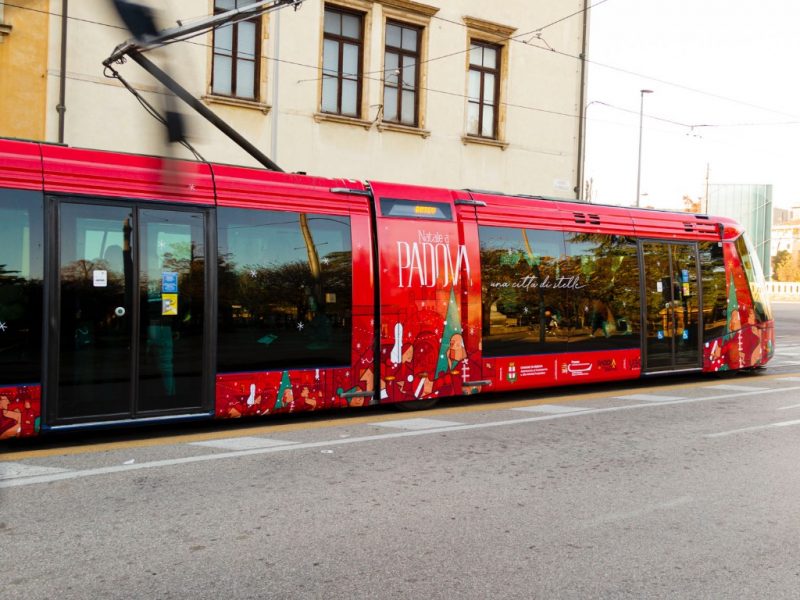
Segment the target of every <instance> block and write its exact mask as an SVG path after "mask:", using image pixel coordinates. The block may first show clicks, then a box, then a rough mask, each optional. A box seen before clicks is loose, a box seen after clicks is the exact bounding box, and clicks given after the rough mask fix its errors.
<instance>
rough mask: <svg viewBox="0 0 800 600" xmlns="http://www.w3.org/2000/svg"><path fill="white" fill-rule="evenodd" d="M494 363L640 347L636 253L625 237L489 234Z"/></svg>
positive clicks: (489, 329)
mask: <svg viewBox="0 0 800 600" xmlns="http://www.w3.org/2000/svg"><path fill="white" fill-rule="evenodd" d="M480 239H481V277H482V290H481V293H482V306H483V315H482V318H483V335H484V351H485V353H486V355H487V356H512V355H519V354H532V353H542V352H548V353H549V352H566V351H568V350H569V351H574V350H601V349H612V348H633V347H637V346H638V344H639V268H638V262H637V255H636V246H635V244H634V243H633V242H632V241H631V240H630V239H628V238H625V237H622V236H612V235H600V234H585V233H571V232H567V233H562V232H560V231H542V230H525V229H516V228H503V227H481V228H480Z"/></svg>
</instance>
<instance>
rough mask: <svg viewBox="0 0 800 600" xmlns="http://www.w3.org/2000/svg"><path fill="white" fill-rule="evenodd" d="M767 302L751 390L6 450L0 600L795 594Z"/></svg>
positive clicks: (523, 402)
mask: <svg viewBox="0 0 800 600" xmlns="http://www.w3.org/2000/svg"><path fill="white" fill-rule="evenodd" d="M775 309H776V313H777V332H778V340H777V351H776V358H775V359H774V361H773V362H772V363H771V365H770V367H769V368H767V369H765V370H763V371H761V372H759V373H758V374H756V375H752V376H736V377H729V378H725V379H717V378H709V377H695V378H692V379H690V380H686V379H671V378H664V379H658V380H654V381H649V382H638V383H637V384H636V385H631V384H626V385H616V386H603V387H601V388H593V389H586V388H584V389H581V388H573V389H571V390H558V391H553V390H550V391H548V392H543V393H536V394H527V395H524V396H523V395H516V396H504V397H499V398H493V399H492V400H491V401H488V402H481V403H480V404H474V403H467V402H454V403H450V404H444V405H443V406H442V407H440V408H437V409H435V410H431V411H426V412H419V413H395V412H387V411H385V410H382V411H364V412H361V413H354V414H347V415H344V416H341V415H323V416H322V417H319V416H315V417H309V418H307V419H306V418H302V419H286V420H280V421H275V422H273V423H270V424H267V425H261V424H260V423H259V424H258V425H257V426H252V424H251V425H250V426H245V427H224V426H223V427H219V426H217V427H214V428H192V429H191V430H188V429H184V430H181V431H180V432H179V433H180V434H181V435H177V434H176V432H174V431H169V432H167V431H162V430H157V431H151V432H149V433H143V432H137V433H135V434H128V435H126V436H125V437H124V438H123V439H121V440H118V441H116V442H113V443H112V442H109V438H108V437H107V435H106V437H96V438H93V439H91V440H90V442H91V443H80V444H76V443H72V444H66V443H64V442H63V441H59V442H58V443H53V442H51V443H49V444H42V445H36V446H32V447H31V446H21V445H12V446H6V447H0V451H4V454H3V455H2V456H0V494H1V495H0V549H1V550H2V556H3V561H2V562H3V564H4V566H5V568H4V570H3V571H4V577H3V583H2V587H0V598H3V599H5V598H24V599H26V600H29V599H35V598H59V599H68V598H415V599H417V598H426V599H427V598H453V597H458V598H626V597H629V598H644V597H646V598H737V599H739V598H796V597H798V590H800V469H798V466H797V465H798V458H799V457H800V452H799V450H800V304H798V305H791V304H781V305H776V306H775Z"/></svg>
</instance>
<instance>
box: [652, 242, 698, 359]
mask: <svg viewBox="0 0 800 600" xmlns="http://www.w3.org/2000/svg"><path fill="white" fill-rule="evenodd" d="M641 248H642V253H641V255H642V260H643V271H644V277H643V285H644V290H643V294H642V297H643V299H644V302H643V306H642V310H643V311H644V319H645V324H644V325H645V326H644V328H643V331H644V335H645V343H644V348H643V350H644V352H643V370H644V372H650V373H652V372H659V371H680V370H688V369H695V368H699V367H701V366H702V363H701V358H702V354H701V351H700V344H701V339H700V333H701V332H702V330H703V329H702V323H701V322H700V319H701V318H702V311H700V310H698V307H699V306H701V304H700V298H699V297H698V294H699V288H698V281H699V279H698V258H697V247H696V244H694V243H682V242H642V244H641Z"/></svg>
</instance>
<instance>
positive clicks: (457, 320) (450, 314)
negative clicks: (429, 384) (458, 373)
mask: <svg viewBox="0 0 800 600" xmlns="http://www.w3.org/2000/svg"><path fill="white" fill-rule="evenodd" d="M463 331H464V330H463V329H462V328H461V315H460V314H459V311H458V304H456V294H455V290H454V288H452V287H451V288H450V301H449V302H448V303H447V316H445V321H444V332H443V333H442V343H441V345H440V346H439V360H438V362H437V363H436V371H435V374H434V376H433V378H434V379H436V378H437V377H439V375H440V374H441V373H446V372H447V371H448V370H449V368H450V367H449V365H448V361H447V352H448V350H449V349H450V340H451V338H452V337H453V336H454V335H455V334H459V335H460V334H461V333H462V332H463ZM462 343H463V342H462Z"/></svg>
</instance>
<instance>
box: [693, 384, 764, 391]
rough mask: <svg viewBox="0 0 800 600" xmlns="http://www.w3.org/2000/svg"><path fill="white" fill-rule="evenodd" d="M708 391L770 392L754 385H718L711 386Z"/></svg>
mask: <svg viewBox="0 0 800 600" xmlns="http://www.w3.org/2000/svg"><path fill="white" fill-rule="evenodd" d="M706 389H709V390H731V391H733V392H746V391H748V390H750V391H753V392H755V391H759V390H760V391H764V390H768V389H769V388H764V387H756V386H754V385H734V384H732V383H720V384H718V385H710V386H708V388H706Z"/></svg>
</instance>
